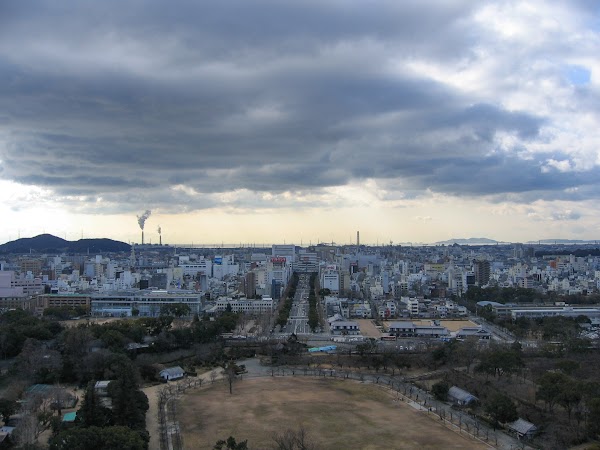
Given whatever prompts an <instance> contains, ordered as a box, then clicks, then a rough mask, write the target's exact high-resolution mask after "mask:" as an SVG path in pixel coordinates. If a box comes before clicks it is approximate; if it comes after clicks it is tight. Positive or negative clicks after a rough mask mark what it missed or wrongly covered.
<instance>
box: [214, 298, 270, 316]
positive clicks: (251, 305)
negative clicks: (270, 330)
mask: <svg viewBox="0 0 600 450" xmlns="http://www.w3.org/2000/svg"><path fill="white" fill-rule="evenodd" d="M228 305H229V306H231V311H232V312H234V313H237V312H241V313H244V314H263V313H271V312H272V311H273V306H274V302H273V299H272V298H271V297H263V298H262V299H260V300H252V299H247V298H241V299H231V298H227V297H220V298H219V299H218V300H217V304H216V307H217V311H219V312H223V311H226V310H227V306H228Z"/></svg>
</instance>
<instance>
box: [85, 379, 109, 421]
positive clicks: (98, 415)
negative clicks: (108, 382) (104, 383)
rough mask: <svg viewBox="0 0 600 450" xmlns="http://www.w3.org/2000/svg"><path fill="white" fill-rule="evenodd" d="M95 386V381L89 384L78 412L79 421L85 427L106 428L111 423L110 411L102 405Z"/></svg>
mask: <svg viewBox="0 0 600 450" xmlns="http://www.w3.org/2000/svg"><path fill="white" fill-rule="evenodd" d="M94 384H95V383H94V382H93V381H90V382H89V383H88V385H87V388H86V390H85V394H84V397H83V401H82V403H81V407H80V408H79V411H77V421H78V422H79V423H81V425H82V426H84V427H92V426H97V427H104V426H106V425H108V424H109V422H110V413H111V412H110V409H108V408H106V407H104V406H102V404H101V403H100V399H99V398H98V395H97V394H96V391H95V389H94Z"/></svg>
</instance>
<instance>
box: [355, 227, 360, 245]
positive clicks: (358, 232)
mask: <svg viewBox="0 0 600 450" xmlns="http://www.w3.org/2000/svg"><path fill="white" fill-rule="evenodd" d="M356 246H357V247H360V231H357V232H356Z"/></svg>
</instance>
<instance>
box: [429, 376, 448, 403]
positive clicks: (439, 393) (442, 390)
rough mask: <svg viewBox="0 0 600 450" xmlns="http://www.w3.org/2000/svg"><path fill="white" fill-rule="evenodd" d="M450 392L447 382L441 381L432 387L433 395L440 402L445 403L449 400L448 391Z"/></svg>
mask: <svg viewBox="0 0 600 450" xmlns="http://www.w3.org/2000/svg"><path fill="white" fill-rule="evenodd" d="M449 390H450V385H449V384H448V383H446V382H445V381H440V382H438V383H435V384H434V385H433V386H431V393H432V394H433V396H434V397H435V398H436V400H440V401H443V402H445V401H446V400H447V398H448V391H449Z"/></svg>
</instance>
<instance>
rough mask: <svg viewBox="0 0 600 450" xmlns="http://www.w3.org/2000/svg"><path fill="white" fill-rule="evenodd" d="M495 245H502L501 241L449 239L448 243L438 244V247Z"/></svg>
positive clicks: (441, 242)
mask: <svg viewBox="0 0 600 450" xmlns="http://www.w3.org/2000/svg"><path fill="white" fill-rule="evenodd" d="M454 244H458V245H495V244H500V241H495V240H493V239H488V238H467V239H456V238H452V239H448V240H447V241H439V242H436V245H454Z"/></svg>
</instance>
